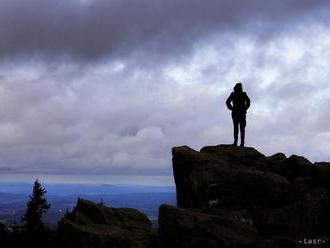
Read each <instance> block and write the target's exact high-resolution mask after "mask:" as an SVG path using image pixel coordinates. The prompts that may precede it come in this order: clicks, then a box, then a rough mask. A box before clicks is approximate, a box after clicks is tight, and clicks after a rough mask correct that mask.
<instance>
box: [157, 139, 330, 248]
mask: <svg viewBox="0 0 330 248" xmlns="http://www.w3.org/2000/svg"><path fill="white" fill-rule="evenodd" d="M172 154H173V159H172V162H173V173H174V179H175V183H176V189H177V203H178V207H179V208H175V207H169V206H162V207H161V208H160V215H159V226H160V227H159V233H160V241H161V244H166V245H167V247H170V246H172V245H173V247H201V246H199V245H201V244H203V243H204V244H207V245H206V246H204V247H297V246H298V245H299V244H300V243H299V240H300V241H301V240H303V239H304V238H307V239H308V238H310V239H311V238H317V239H322V242H323V241H325V243H322V245H323V246H320V247H327V246H325V245H329V244H330V243H329V237H330V194H329V190H330V163H315V164H313V163H311V162H310V161H309V160H307V159H306V158H304V157H301V156H297V155H292V156H289V157H286V156H285V155H284V154H283V153H277V154H274V155H272V156H269V157H266V156H264V155H263V154H261V153H260V152H258V151H257V150H256V149H254V148H248V147H244V148H240V147H233V146H230V145H218V146H207V147H204V148H202V149H201V151H200V152H198V151H195V150H193V149H191V148H189V147H187V146H181V147H174V148H173V149H172ZM215 210H217V211H218V212H216V211H215ZM237 213H239V214H242V213H244V216H245V217H244V218H241V221H239V220H237V219H235V218H233V216H234V215H235V214H237ZM189 235H190V239H189ZM229 240H230V241H229ZM185 244H189V245H190V246H189V245H185ZM163 247H166V246H163Z"/></svg>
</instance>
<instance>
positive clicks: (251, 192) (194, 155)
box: [172, 145, 291, 209]
mask: <svg viewBox="0 0 330 248" xmlns="http://www.w3.org/2000/svg"><path fill="white" fill-rule="evenodd" d="M172 153H173V171H174V179H175V183H176V188H177V203H178V206H179V207H189V208H203V207H209V206H210V205H212V206H213V207H215V206H216V207H218V208H227V209H246V208H267V207H268V206H278V205H279V204H282V203H283V202H285V201H287V200H288V199H290V192H291V184H290V183H289V182H288V180H287V179H286V178H284V177H282V176H280V175H277V174H275V173H272V172H268V171H264V169H265V168H266V166H267V160H266V158H265V156H264V155H262V154H261V153H259V152H258V151H256V150H255V149H253V148H236V147H232V146H223V145H222V146H216V147H205V148H203V149H202V150H201V152H197V151H194V150H193V149H191V148H189V147H175V148H173V149H172ZM245 153H246V154H247V156H246V157H245V156H244V154H245ZM253 161H256V163H253ZM256 165H257V166H256ZM261 165H262V166H261ZM256 167H257V168H261V170H257V169H256Z"/></svg>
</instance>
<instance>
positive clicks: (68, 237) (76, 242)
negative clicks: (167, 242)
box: [58, 199, 156, 248]
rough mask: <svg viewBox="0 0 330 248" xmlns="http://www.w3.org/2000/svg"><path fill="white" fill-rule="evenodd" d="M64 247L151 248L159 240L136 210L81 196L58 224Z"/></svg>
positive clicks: (142, 215)
mask: <svg viewBox="0 0 330 248" xmlns="http://www.w3.org/2000/svg"><path fill="white" fill-rule="evenodd" d="M58 233H59V239H60V243H61V246H63V247H70V248H75V247H77V248H78V247H79V248H108V247H109V248H110V247H111V248H124V247H125V248H131V247H132V248H133V247H134V248H149V247H150V248H151V247H155V246H156V239H155V236H154V234H153V233H152V231H151V222H150V221H149V219H148V218H147V217H146V216H145V215H144V214H142V213H141V212H139V211H138V210H136V209H131V208H109V207H106V206H102V205H99V204H95V203H93V202H91V201H87V200H82V199H79V200H78V203H77V206H76V208H75V209H74V211H73V212H72V213H71V214H69V215H67V216H66V217H64V218H62V219H61V220H60V222H59V224H58Z"/></svg>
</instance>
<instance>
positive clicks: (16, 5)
mask: <svg viewBox="0 0 330 248" xmlns="http://www.w3.org/2000/svg"><path fill="white" fill-rule="evenodd" d="M329 6H330V2H329V1H326V0H324V1H308V0H286V1H264V0H250V1H238V0H222V1H216V0H203V1H200V0H181V1H177V0H166V1H160V0H156V1H151V0H139V1H136V0H125V1H122V0H111V1H110V0H109V1H105V0H99V1H96V0H95V1H93V0H90V1H86V0H85V1H83V0H75V1H66V0H57V1H49V0H28V1H20V0H3V1H1V7H0V37H1V40H0V56H1V58H4V57H5V58H12V57H15V56H31V55H42V56H49V57H50V58H53V57H58V56H60V57H61V56H64V57H65V56H69V57H73V58H77V59H87V60H91V59H97V58H102V57H105V56H108V55H112V56H113V57H115V56H125V55H126V56H127V55H131V54H135V53H139V52H141V51H142V52H149V54H148V56H150V58H151V59H152V57H154V56H156V57H157V56H159V55H160V56H162V55H166V54H176V55H179V54H182V53H184V52H185V50H186V49H188V50H189V48H190V47H191V45H193V44H194V43H196V42H198V41H199V40H201V39H204V38H205V36H208V35H210V34H212V33H216V32H236V31H239V30H241V29H245V31H247V32H252V33H256V34H257V33H259V36H260V37H267V36H268V35H270V34H272V33H274V32H279V30H282V29H286V28H291V25H292V23H291V22H297V21H299V20H300V18H303V19H306V18H307V19H308V18H309V17H313V18H325V16H326V15H325V14H324V13H323V14H322V11H323V10H326V9H328V8H329ZM315 11H316V12H317V13H319V15H317V16H315V15H314V14H315Z"/></svg>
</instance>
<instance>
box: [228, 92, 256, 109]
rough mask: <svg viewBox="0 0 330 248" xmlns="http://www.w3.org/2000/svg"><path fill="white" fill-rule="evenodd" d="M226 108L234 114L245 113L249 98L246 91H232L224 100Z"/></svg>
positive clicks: (248, 105)
mask: <svg viewBox="0 0 330 248" xmlns="http://www.w3.org/2000/svg"><path fill="white" fill-rule="evenodd" d="M226 105H227V108H228V109H230V110H231V111H232V112H233V113H234V114H246V110H247V109H248V108H249V107H250V98H249V97H248V95H247V94H246V92H244V91H241V92H235V91H234V92H232V93H231V94H230V96H229V97H228V99H227V101H226Z"/></svg>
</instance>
